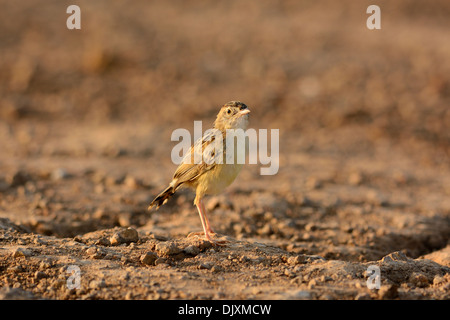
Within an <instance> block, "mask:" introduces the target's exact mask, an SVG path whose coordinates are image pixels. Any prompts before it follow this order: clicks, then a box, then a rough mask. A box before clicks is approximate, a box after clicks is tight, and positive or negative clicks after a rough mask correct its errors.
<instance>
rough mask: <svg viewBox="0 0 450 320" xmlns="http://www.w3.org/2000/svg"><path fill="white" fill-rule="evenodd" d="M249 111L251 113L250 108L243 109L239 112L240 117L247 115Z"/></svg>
mask: <svg viewBox="0 0 450 320" xmlns="http://www.w3.org/2000/svg"><path fill="white" fill-rule="evenodd" d="M249 113H250V110H249V109H244V110H241V111H239V112H238V114H239V116H240V117H241V116H244V115H246V114H249Z"/></svg>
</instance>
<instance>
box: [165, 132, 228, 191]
mask: <svg viewBox="0 0 450 320" xmlns="http://www.w3.org/2000/svg"><path fill="white" fill-rule="evenodd" d="M223 145H224V141H223V135H222V132H221V131H220V130H218V129H211V130H207V131H206V132H205V134H204V135H203V137H202V138H200V139H198V140H197V141H196V142H195V143H194V145H193V146H192V147H191V148H190V150H189V152H188V153H187V154H186V155H185V156H184V158H183V161H182V163H181V164H180V166H179V167H178V168H177V170H176V171H175V173H174V175H173V180H174V181H176V185H175V186H174V187H175V188H177V187H178V186H179V185H181V184H182V183H184V182H188V181H194V180H195V179H197V178H198V177H199V176H201V175H202V174H204V173H205V172H207V171H209V170H211V169H213V168H214V167H215V166H216V165H217V163H220V159H223V153H224V152H223ZM196 162H197V163H196Z"/></svg>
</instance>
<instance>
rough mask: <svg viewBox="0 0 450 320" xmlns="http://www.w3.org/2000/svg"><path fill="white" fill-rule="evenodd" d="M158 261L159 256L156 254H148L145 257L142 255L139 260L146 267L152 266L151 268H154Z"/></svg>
mask: <svg viewBox="0 0 450 320" xmlns="http://www.w3.org/2000/svg"><path fill="white" fill-rule="evenodd" d="M156 259H158V256H157V255H156V253H154V252H151V251H149V252H146V253H144V254H143V255H141V257H140V258H139V260H140V261H141V262H142V263H143V264H146V265H150V266H154V265H155V264H156V263H155V262H156Z"/></svg>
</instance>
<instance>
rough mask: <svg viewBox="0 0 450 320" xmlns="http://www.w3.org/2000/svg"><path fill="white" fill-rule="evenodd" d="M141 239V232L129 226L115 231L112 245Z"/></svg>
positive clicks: (111, 240)
mask: <svg viewBox="0 0 450 320" xmlns="http://www.w3.org/2000/svg"><path fill="white" fill-rule="evenodd" d="M138 240H139V234H138V232H137V231H136V229H134V228H127V229H123V230H120V231H117V232H115V233H114V234H113V235H112V236H111V238H110V240H109V241H110V242H111V245H113V246H117V245H119V244H122V243H130V242H136V241H138Z"/></svg>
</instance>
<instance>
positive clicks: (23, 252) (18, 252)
mask: <svg viewBox="0 0 450 320" xmlns="http://www.w3.org/2000/svg"><path fill="white" fill-rule="evenodd" d="M29 256H31V251H30V250H28V249H25V248H17V249H15V250H14V251H13V252H12V257H13V258H18V257H29Z"/></svg>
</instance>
